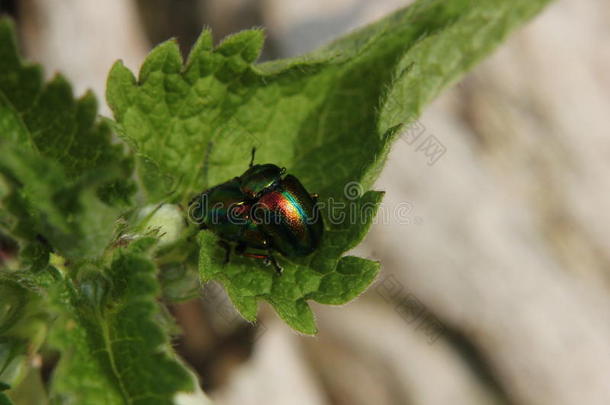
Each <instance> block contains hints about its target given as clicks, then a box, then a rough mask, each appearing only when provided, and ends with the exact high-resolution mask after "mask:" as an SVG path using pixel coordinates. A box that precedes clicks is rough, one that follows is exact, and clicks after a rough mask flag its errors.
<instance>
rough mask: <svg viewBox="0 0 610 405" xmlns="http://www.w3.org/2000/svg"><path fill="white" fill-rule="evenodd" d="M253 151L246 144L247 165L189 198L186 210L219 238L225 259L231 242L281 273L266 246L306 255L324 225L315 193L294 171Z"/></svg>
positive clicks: (316, 243) (290, 254) (242, 252)
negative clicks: (261, 158) (257, 161)
mask: <svg viewBox="0 0 610 405" xmlns="http://www.w3.org/2000/svg"><path fill="white" fill-rule="evenodd" d="M254 154H255V149H252V159H251V161H250V166H249V168H248V170H246V171H245V172H244V173H243V174H242V175H241V176H239V177H235V178H233V179H231V180H229V181H227V182H225V183H222V184H219V185H217V186H214V187H212V188H210V189H208V190H206V191H204V192H202V193H201V194H200V195H198V196H197V197H195V198H194V199H193V200H191V202H190V203H189V208H190V209H189V212H190V215H191V217H192V218H193V219H194V220H195V221H196V222H197V223H198V224H199V226H200V228H201V229H209V230H211V231H212V232H214V233H215V234H216V235H218V236H219V237H220V238H221V241H220V244H221V245H222V246H223V247H224V248H225V251H226V256H225V261H226V262H228V261H229V257H230V254H231V245H230V244H229V242H233V243H236V248H235V253H237V254H239V255H242V256H245V257H251V258H254V259H261V260H263V261H264V262H265V264H269V263H271V264H273V266H274V268H275V269H276V271H277V272H278V273H281V270H282V269H281V267H280V266H279V264H278V263H277V260H276V259H275V258H274V257H273V253H272V252H274V251H275V252H278V253H280V254H282V255H284V256H286V257H300V256H307V255H309V254H311V253H312V252H313V251H314V250H316V249H317V248H318V246H319V245H320V240H321V238H322V232H323V229H324V225H323V222H322V218H321V216H320V214H319V211H318V207H317V198H318V196H317V195H316V194H309V193H308V192H307V190H305V187H303V185H302V184H301V182H300V181H299V180H298V179H297V178H296V177H295V176H292V175H290V174H288V175H286V176H284V173H285V171H286V169H284V168H280V167H278V166H276V165H274V164H269V163H268V164H262V165H258V164H257V165H255V164H254ZM252 250H258V251H261V250H262V251H265V253H261V252H252Z"/></svg>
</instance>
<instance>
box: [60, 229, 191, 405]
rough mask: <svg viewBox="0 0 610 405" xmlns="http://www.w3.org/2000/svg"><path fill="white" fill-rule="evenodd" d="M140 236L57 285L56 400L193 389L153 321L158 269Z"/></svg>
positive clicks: (159, 395)
mask: <svg viewBox="0 0 610 405" xmlns="http://www.w3.org/2000/svg"><path fill="white" fill-rule="evenodd" d="M140 242H141V241H140ZM138 243H139V242H134V243H133V244H132V245H131V246H130V247H129V248H128V249H127V250H119V251H117V253H116V254H115V257H114V260H113V261H112V264H111V265H110V267H108V268H99V267H98V266H97V265H95V264H89V265H84V266H82V267H81V268H80V269H79V271H78V277H77V278H76V280H74V281H72V280H69V279H66V280H65V284H64V286H63V287H61V288H59V289H58V290H57V292H56V294H55V296H56V305H57V307H58V309H59V312H60V313H63V314H64V316H63V317H62V319H61V320H60V321H59V322H61V326H58V327H56V328H54V331H53V335H52V343H53V345H54V346H56V347H58V348H59V349H60V350H61V352H62V357H61V360H60V362H59V365H58V367H57V369H56V371H55V373H54V376H53V384H52V397H53V398H55V399H56V400H58V401H60V402H71V403H88V404H90V403H91V404H92V403H104V404H123V403H129V404H171V403H173V398H174V396H175V395H176V393H177V392H190V391H193V390H194V380H193V378H192V377H191V375H190V373H189V372H188V371H187V370H186V369H185V368H184V367H183V366H182V364H181V363H180V362H179V361H178V360H177V359H176V358H175V355H174V354H173V353H172V351H171V347H170V344H169V340H168V338H167V336H166V335H165V333H164V331H163V329H162V328H161V327H160V326H159V324H158V322H157V321H156V319H157V318H158V317H160V313H161V312H160V310H159V307H158V305H159V304H158V303H157V302H156V301H155V298H156V297H157V296H158V295H159V287H158V282H157V280H156V271H155V267H154V266H153V264H152V263H151V262H150V261H149V259H147V257H146V255H145V254H144V253H143V252H141V250H142V249H141V248H140V246H139V245H138ZM146 243H148V242H146Z"/></svg>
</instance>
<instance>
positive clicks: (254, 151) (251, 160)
mask: <svg viewBox="0 0 610 405" xmlns="http://www.w3.org/2000/svg"><path fill="white" fill-rule="evenodd" d="M255 153H256V146H255V147H253V148H252V157H251V158H250V167H252V166H253V165H254V154H255Z"/></svg>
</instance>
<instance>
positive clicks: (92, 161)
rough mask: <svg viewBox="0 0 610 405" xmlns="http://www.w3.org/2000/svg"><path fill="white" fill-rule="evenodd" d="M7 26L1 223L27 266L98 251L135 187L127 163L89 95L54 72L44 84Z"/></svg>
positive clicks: (0, 124)
mask: <svg viewBox="0 0 610 405" xmlns="http://www.w3.org/2000/svg"><path fill="white" fill-rule="evenodd" d="M13 31H14V30H13V27H12V24H11V22H10V21H9V20H8V19H1V20H0V175H2V176H4V178H5V180H6V182H7V184H8V186H9V188H10V192H9V193H8V195H7V196H5V198H4V199H3V201H2V205H1V206H0V209H1V210H2V211H4V212H3V213H2V217H3V218H10V219H4V220H3V222H4V223H7V224H8V225H7V226H8V227H9V228H10V229H9V231H10V233H11V234H12V235H13V236H17V237H19V238H20V239H21V242H22V245H23V246H22V247H23V249H22V253H23V254H24V256H25V259H26V260H29V261H30V263H31V264H32V265H33V266H34V267H37V268H40V267H42V266H43V265H44V263H46V261H48V252H49V251H50V250H52V249H55V250H56V251H57V252H59V253H61V254H62V255H63V256H66V257H69V258H83V257H87V256H96V255H99V254H101V252H102V251H103V249H104V248H105V247H106V245H107V243H108V241H109V240H110V239H111V237H112V233H113V231H114V222H115V220H116V219H117V217H118V216H119V214H120V213H121V212H123V211H124V210H125V208H126V207H127V205H128V203H129V199H130V196H131V194H132V193H133V191H134V185H133V182H132V181H131V180H130V179H129V176H130V173H131V171H132V164H133V163H132V160H131V158H130V157H128V156H126V155H125V153H124V151H123V146H121V145H116V144H113V143H112V141H111V133H110V128H109V126H108V125H107V124H104V123H101V122H99V121H98V120H97V118H96V117H97V116H96V111H97V102H96V100H95V97H94V96H93V94H92V93H90V92H87V93H86V94H85V95H84V96H83V97H81V98H80V99H78V100H76V99H74V97H73V96H72V89H71V86H70V85H69V83H68V82H67V81H66V80H65V79H64V78H63V77H61V76H60V75H57V76H55V78H53V79H52V80H51V81H50V82H49V83H47V84H44V83H43V80H42V71H41V69H40V67H38V66H35V65H28V64H26V63H24V62H22V61H21V59H20V57H19V54H18V52H17V45H16V41H15V35H14V32H13ZM7 213H10V215H8V214H7Z"/></svg>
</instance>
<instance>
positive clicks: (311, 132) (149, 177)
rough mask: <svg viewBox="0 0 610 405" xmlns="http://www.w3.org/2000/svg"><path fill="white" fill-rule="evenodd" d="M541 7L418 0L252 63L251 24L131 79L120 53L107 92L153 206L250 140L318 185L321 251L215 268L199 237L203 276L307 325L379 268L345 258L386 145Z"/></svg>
mask: <svg viewBox="0 0 610 405" xmlns="http://www.w3.org/2000/svg"><path fill="white" fill-rule="evenodd" d="M547 3H549V0H515V1H512V2H506V1H504V0H481V1H473V0H420V1H417V2H415V3H414V4H413V5H412V6H410V7H408V8H404V9H402V10H399V11H397V12H396V13H394V14H391V15H389V16H388V17H386V18H384V19H382V20H380V21H378V22H376V23H374V24H371V25H369V26H368V27H365V28H363V29H361V30H358V31H356V32H354V33H352V34H350V35H348V36H346V37H344V38H342V39H339V40H337V41H335V42H334V43H332V44H330V45H328V46H326V47H324V48H322V49H320V50H318V51H315V52H312V53H310V54H307V55H304V56H302V57H298V58H292V59H287V60H280V61H274V62H269V63H264V64H259V65H256V64H252V63H253V62H254V61H255V60H256V58H257V57H258V55H259V54H260V49H261V46H262V32H261V31H259V30H251V31H243V32H240V33H238V34H235V35H233V36H231V37H229V38H227V39H225V40H224V41H223V42H222V43H221V44H220V45H219V46H218V47H216V48H213V47H212V40H211V35H210V32H209V31H205V32H204V33H203V34H202V35H201V37H200V39H199V41H198V42H197V44H196V45H195V46H194V48H193V50H192V51H191V53H190V55H189V58H188V60H187V62H186V64H184V65H183V63H182V59H181V57H180V52H179V51H178V47H177V45H176V43H175V42H174V41H169V42H166V43H164V44H162V45H160V46H158V47H157V48H156V49H155V50H153V51H152V52H151V54H150V55H149V57H148V58H147V59H146V61H145V62H144V65H143V66H142V68H141V70H140V74H139V77H138V78H137V79H136V78H135V76H134V75H133V74H132V73H131V72H130V71H129V70H128V69H127V68H125V67H124V66H123V65H122V64H121V63H120V62H118V63H117V64H115V66H114V67H113V69H112V71H111V72H110V75H109V78H108V87H107V94H106V96H107V100H108V104H109V105H110V106H111V108H112V110H113V112H114V116H115V118H116V121H117V125H116V127H117V130H118V132H119V133H120V134H121V136H122V137H123V139H125V140H126V141H127V142H128V143H129V144H130V145H132V146H133V147H134V148H135V149H136V151H137V155H138V158H137V161H136V166H137V170H138V172H139V173H140V175H141V177H142V182H143V184H144V186H145V188H146V190H147V193H148V197H149V199H150V200H151V201H152V202H157V201H170V202H179V203H182V204H185V203H186V202H187V201H189V199H190V198H191V197H193V195H195V194H196V193H198V192H201V191H202V190H204V189H206V188H208V187H210V186H213V185H216V184H219V183H222V182H224V181H227V180H229V179H231V178H233V177H235V176H237V175H240V174H241V173H242V172H243V171H244V170H245V169H246V168H247V163H248V161H249V153H250V150H251V148H252V147H253V146H256V147H257V155H256V160H257V162H261V163H267V162H271V163H274V164H277V165H278V166H283V167H286V168H287V169H288V172H289V173H291V174H293V175H295V176H297V177H298V178H299V179H300V180H301V181H302V182H303V184H304V185H305V187H306V188H307V189H308V190H309V191H311V192H315V193H318V194H320V200H319V201H320V203H321V205H322V206H323V208H322V212H323V215H324V218H325V219H326V221H325V222H326V230H325V236H324V238H323V241H322V246H321V247H320V249H319V250H318V251H317V252H316V253H314V254H313V255H311V256H310V257H308V258H305V259H299V260H292V259H286V258H280V260H279V261H280V264H281V266H282V267H283V268H284V273H283V274H282V276H281V277H278V276H277V275H275V274H274V271H273V269H271V268H269V267H265V266H263V265H262V264H261V263H256V262H255V261H253V260H252V259H242V258H235V257H234V258H232V259H231V262H230V263H228V264H227V265H223V262H224V252H223V250H222V249H221V248H219V247H217V245H216V242H217V240H216V238H215V237H214V236H213V235H210V234H208V233H206V232H204V233H202V234H201V235H200V236H199V239H198V240H199V244H200V258H199V264H200V272H201V277H202V279H203V280H204V281H207V280H211V279H216V280H220V281H221V282H222V283H223V284H224V286H225V287H226V289H227V291H228V294H229V296H230V297H231V299H232V300H233V302H234V304H235V306H236V307H237V309H238V310H239V312H240V313H241V314H242V315H243V316H244V317H245V318H246V319H248V320H253V319H254V318H255V314H256V310H257V300H258V299H265V300H268V301H269V302H270V303H271V304H272V305H273V306H274V308H275V309H276V310H277V312H278V313H279V315H280V316H281V317H282V318H283V319H284V320H286V322H287V323H288V324H290V325H291V326H292V327H293V328H295V329H296V330H299V331H301V332H303V333H309V334H310V333H315V330H316V328H315V322H314V318H313V315H312V313H311V311H310V309H309V307H308V305H307V300H310V299H313V300H317V301H319V302H322V303H325V304H342V303H344V302H347V301H349V300H350V299H352V298H354V297H355V296H356V295H358V294H359V293H361V292H362V291H363V290H364V289H365V288H366V287H367V286H368V285H369V284H370V283H371V282H372V280H373V279H374V277H375V275H376V274H377V272H378V271H379V264H378V263H375V262H371V261H368V260H364V259H360V258H355V257H349V256H348V257H342V255H343V254H344V253H345V252H346V251H347V250H349V249H351V248H353V247H354V246H355V245H357V244H358V243H359V242H360V241H361V240H362V238H363V237H364V235H365V234H366V232H367V230H368V229H369V227H370V224H371V222H372V220H373V217H374V215H375V212H376V210H377V207H378V205H379V202H380V200H381V194H380V193H376V192H371V191H368V190H369V188H370V187H371V186H372V184H373V182H374V181H375V179H376V178H377V176H378V174H379V172H380V170H381V168H382V167H383V164H384V162H385V160H386V157H387V155H388V152H389V150H390V146H391V143H392V141H394V140H395V139H396V138H397V137H398V136H399V135H400V133H401V129H402V128H403V127H404V126H405V125H407V124H409V123H410V122H412V121H413V120H414V119H415V118H417V116H418V115H419V113H420V112H421V110H422V108H423V107H424V106H425V105H426V104H427V103H428V102H430V101H431V100H432V99H433V98H434V97H435V96H436V95H437V94H438V93H439V92H440V91H441V90H442V89H443V88H445V87H447V86H448V85H450V84H451V83H453V82H455V81H456V80H458V79H459V77H460V76H462V75H463V74H464V73H465V72H466V71H467V70H468V69H470V68H471V67H472V66H473V65H474V64H475V63H476V62H478V61H479V60H481V59H482V58H483V57H484V56H485V55H487V54H488V53H489V52H490V51H491V50H492V49H493V48H494V47H495V46H496V45H498V44H499V43H501V42H502V40H504V38H505V37H506V36H507V35H508V34H509V33H510V32H511V31H512V30H514V29H515V28H517V27H518V26H520V25H521V24H523V23H524V22H525V21H527V20H528V19H529V18H531V17H532V16H533V15H534V14H536V13H537V12H538V11H540V10H541V9H542V8H543V7H544V6H545V5H546V4H547ZM350 184H356V186H357V188H358V192H357V193H356V194H354V195H349V194H348V193H347V191H346V188H347V187H348V185H350ZM338 207H342V210H343V214H344V216H343V219H337V218H336V217H335V215H334V214H335V212H334V211H335V210H336V209H337V208H338ZM339 211H341V209H340V210H339Z"/></svg>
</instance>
